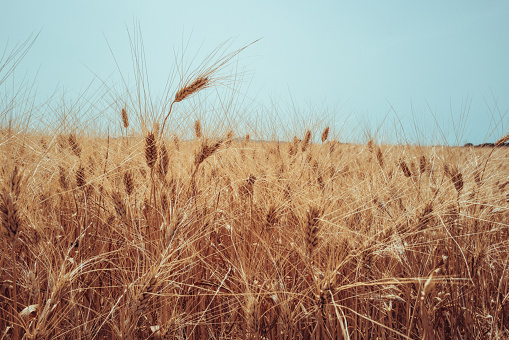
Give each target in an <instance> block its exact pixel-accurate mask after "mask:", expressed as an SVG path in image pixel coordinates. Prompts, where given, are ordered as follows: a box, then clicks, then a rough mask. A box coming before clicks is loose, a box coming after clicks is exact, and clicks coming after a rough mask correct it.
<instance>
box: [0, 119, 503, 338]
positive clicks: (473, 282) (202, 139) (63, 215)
mask: <svg viewBox="0 0 509 340" xmlns="http://www.w3.org/2000/svg"><path fill="white" fill-rule="evenodd" d="M127 115H128V112H127V111H123V112H122V117H123V118H125V119H124V120H123V122H122V121H121V120H120V118H119V125H121V124H122V123H123V126H125V125H127V124H126V123H125V121H126V120H127V119H126V118H127ZM195 134H196V136H195V137H196V138H194V139H193V140H188V141H181V140H179V139H178V138H173V139H166V138H163V137H161V136H160V135H158V136H156V135H154V134H153V132H151V133H149V134H147V135H146V136H145V137H143V138H140V140H139V141H136V142H133V143H126V142H125V140H123V139H113V138H111V139H92V138H87V137H86V136H81V135H79V134H74V133H70V134H67V135H65V134H60V135H54V136H50V135H39V136H37V135H35V134H32V135H28V134H16V133H12V132H8V133H4V134H2V136H1V143H0V155H1V157H2V162H3V163H2V164H3V167H2V170H1V172H0V174H1V190H0V215H1V218H2V219H1V222H2V244H1V253H0V282H1V285H0V311H1V312H0V315H1V318H0V329H1V330H2V335H0V336H4V338H8V337H14V334H15V335H16V336H18V337H19V338H21V337H24V338H25V339H36V338H37V339H46V338H54V339H55V338H87V339H92V338H97V339H102V338H108V339H109V338H116V339H124V338H133V339H134V338H136V339H138V338H151V337H152V338H156V339H163V338H165V339H184V338H185V339H195V338H264V339H299V338H302V339H307V338H316V339H323V338H350V339H366V338H370V339H375V338H379V339H407V338H410V339H415V338H426V339H433V338H437V339H441V338H444V339H445V338H465V339H466V338H502V337H504V336H505V337H507V334H508V328H509V287H508V282H509V280H508V277H507V276H508V274H507V270H506V267H507V264H508V262H507V259H508V252H507V249H508V241H507V240H508V226H507V221H508V220H509V218H508V216H509V214H508V209H507V208H508V203H507V200H508V198H509V197H508V190H509V185H508V183H509V168H508V163H507V156H508V154H507V151H506V149H505V148H497V149H496V150H494V151H493V152H491V153H488V151H486V149H475V148H452V147H417V146H409V145H399V146H394V145H380V144H377V143H375V142H373V141H369V142H368V143H367V144H361V145H359V144H358V145H351V144H341V143H338V142H337V141H330V140H329V129H328V128H327V129H326V131H324V132H323V133H322V135H321V142H319V143H313V136H312V133H311V131H308V132H307V133H306V134H305V135H303V136H300V137H301V138H299V137H298V136H296V137H295V138H294V140H293V142H291V143H285V142H277V141H272V142H263V143H262V142H256V141H251V140H249V138H244V139H243V140H242V139H236V138H233V137H234V134H233V132H229V133H228V134H227V135H225V136H223V138H211V137H207V136H205V135H204V134H203V132H202V128H201V124H200V123H199V122H197V123H196V124H195ZM13 150H15V152H14V154H15V156H14V157H13V156H12V155H13Z"/></svg>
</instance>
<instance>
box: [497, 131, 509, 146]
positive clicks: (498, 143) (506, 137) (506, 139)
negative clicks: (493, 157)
mask: <svg viewBox="0 0 509 340" xmlns="http://www.w3.org/2000/svg"><path fill="white" fill-rule="evenodd" d="M507 141H509V133H508V134H507V135H505V136H504V137H502V138H500V139H499V140H497V142H496V143H495V146H501V145H504V144H505V143H506V142H507Z"/></svg>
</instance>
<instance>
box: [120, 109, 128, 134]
mask: <svg viewBox="0 0 509 340" xmlns="http://www.w3.org/2000/svg"><path fill="white" fill-rule="evenodd" d="M121 115H122V123H123V124H124V128H125V129H127V128H128V127H129V117H128V116H127V109H126V108H123V109H122V113H121Z"/></svg>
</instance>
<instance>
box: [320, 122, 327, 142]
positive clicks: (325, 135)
mask: <svg viewBox="0 0 509 340" xmlns="http://www.w3.org/2000/svg"><path fill="white" fill-rule="evenodd" d="M327 138H329V127H328V126H327V127H325V129H323V132H322V136H321V139H322V143H325V141H326V140H327Z"/></svg>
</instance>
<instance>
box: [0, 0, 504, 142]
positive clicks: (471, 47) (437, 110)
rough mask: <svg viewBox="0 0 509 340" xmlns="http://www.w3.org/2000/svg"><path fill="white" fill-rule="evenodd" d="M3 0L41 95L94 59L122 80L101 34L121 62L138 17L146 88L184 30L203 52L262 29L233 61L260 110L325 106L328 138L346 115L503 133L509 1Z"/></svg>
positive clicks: (83, 73)
mask: <svg viewBox="0 0 509 340" xmlns="http://www.w3.org/2000/svg"><path fill="white" fill-rule="evenodd" d="M1 7H2V12H1V13H0V48H1V49H2V50H3V48H4V47H5V46H6V44H7V42H8V43H9V44H8V45H7V46H8V48H7V50H9V46H11V47H13V46H14V44H15V43H16V42H19V41H23V40H25V39H26V38H27V37H28V36H29V35H30V34H33V33H37V32H39V31H40V35H39V37H38V39H37V41H36V42H35V44H34V46H33V47H32V49H31V50H30V51H29V53H28V55H27V56H26V57H25V59H24V60H23V62H22V63H21V64H20V65H19V67H18V70H17V72H16V74H15V76H18V77H21V76H22V75H24V73H25V72H27V71H28V75H29V76H30V77H33V78H35V79H36V80H35V85H34V87H35V88H36V89H37V92H38V94H39V96H40V97H44V96H45V95H49V94H50V93H52V92H53V90H54V89H55V88H56V87H57V86H60V87H63V88H65V90H66V91H67V92H69V93H79V92H80V91H81V89H83V88H84V87H85V86H86V85H87V84H88V83H90V81H91V80H92V79H93V78H94V75H93V74H92V73H91V71H90V70H92V71H94V72H95V73H96V74H97V75H98V76H100V77H101V78H102V79H111V80H112V81H115V80H118V73H116V67H115V63H114V61H113V57H112V55H111V53H110V51H109V48H108V44H107V43H106V39H107V40H108V41H109V43H110V45H111V48H112V50H113V52H114V54H115V57H116V58H117V60H118V62H119V65H120V67H121V69H122V70H123V72H125V74H128V73H129V72H130V71H131V68H130V67H131V66H130V65H131V64H130V63H131V55H130V49H129V40H128V36H127V30H128V29H129V30H131V32H132V30H133V28H134V26H133V23H137V24H139V26H140V27H141V30H142V33H143V42H144V45H145V53H146V60H147V64H148V67H149V72H152V73H153V74H151V79H153V82H154V84H155V85H154V88H156V89H157V84H161V83H163V81H164V79H165V77H166V75H167V74H168V70H169V69H171V64H172V62H173V51H174V50H177V51H181V46H182V43H183V42H184V43H189V47H188V52H187V53H188V55H190V56H192V55H195V54H196V53H198V48H199V47H200V46H202V47H201V50H200V51H201V52H199V53H198V59H199V57H200V56H203V55H204V53H205V54H206V52H208V51H210V50H211V49H213V48H214V47H216V46H217V45H218V44H219V43H221V42H223V41H225V40H227V39H229V38H232V37H233V38H235V39H234V41H233V43H232V48H238V47H240V46H242V45H243V44H246V43H248V42H251V41H253V40H255V39H257V38H263V39H262V40H260V41H259V42H257V43H256V44H255V45H253V46H250V47H249V48H248V49H246V50H245V51H243V52H242V54H241V55H240V58H239V66H240V67H243V66H246V67H247V68H248V69H249V71H251V72H249V73H247V75H246V79H245V80H246V81H249V82H250V84H249V87H248V86H245V87H244V88H243V90H242V91H244V92H243V93H244V94H245V95H247V97H248V98H253V99H255V101H256V103H257V105H260V106H265V107H266V108H269V110H268V111H270V107H271V105H273V104H274V102H277V105H278V106H279V110H280V111H281V113H280V114H281V115H282V116H285V117H288V116H291V115H292V114H295V116H297V117H299V118H298V119H300V120H304V121H309V122H315V121H316V118H317V116H322V117H324V121H322V122H320V123H318V124H317V125H316V129H321V128H323V125H324V124H326V123H328V122H329V123H330V124H331V125H332V127H333V129H334V128H335V129H336V131H337V132H338V134H339V135H338V138H341V135H344V136H345V138H352V136H348V132H349V131H351V130H349V129H350V127H357V130H356V131H357V132H356V133H358V132H359V131H360V132H363V131H365V130H371V131H372V132H374V131H376V129H377V128H378V127H379V126H380V124H382V122H383V123H384V125H383V129H382V131H381V132H380V133H379V138H380V139H382V140H384V139H385V140H389V139H392V140H394V137H393V136H392V133H393V131H394V127H395V126H396V129H398V130H401V129H400V126H399V124H401V125H402V128H403V130H404V131H405V133H404V134H403V133H400V134H399V135H398V136H397V139H398V140H399V141H403V140H402V139H403V138H404V137H405V135H406V138H408V140H411V141H415V140H416V139H418V140H419V141H421V142H423V143H442V142H443V138H442V137H441V136H440V132H439V130H438V129H436V124H435V118H436V120H437V121H438V122H439V124H440V126H441V130H442V132H443V133H444V135H445V137H446V140H447V142H448V143H450V144H456V143H458V144H462V143H465V142H467V141H472V142H474V143H482V142H484V141H493V140H495V139H497V138H498V137H499V136H501V135H503V134H505V133H507V132H509V119H508V116H507V114H508V109H509V65H508V61H509V35H508V33H509V2H507V1H483V2H481V1H431V2H429V1H428V2H409V1H356V2H347V1H315V2H311V1H251V2H247V1H219V0H218V1H192V2H184V1H86V2H77V1H51V2H42V1H4V3H3V4H2V6H1ZM200 53H201V54H200ZM89 69H90V70H89ZM159 70H161V71H160V72H159ZM37 71H38V73H37V76H35V75H36V72H37ZM109 76H112V77H111V78H108V77H109ZM294 106H296V108H295V110H294V109H293V107H294ZM294 111H297V112H295V113H294ZM431 112H433V114H431ZM412 113H413V114H412ZM467 113H468V115H467ZM433 116H435V117H433ZM282 119H287V118H282ZM344 122H348V124H346V125H345V124H344ZM322 123H323V124H322ZM294 124H295V123H294ZM310 124H311V123H310ZM320 124H322V125H320ZM297 125H298V124H297ZM416 127H417V128H418V129H419V130H420V132H418V133H416V132H415V130H416ZM318 132H319V131H317V133H318Z"/></svg>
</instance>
